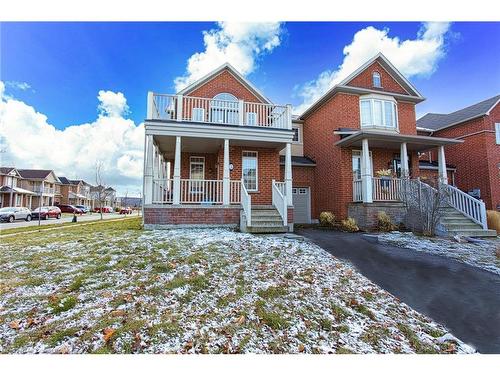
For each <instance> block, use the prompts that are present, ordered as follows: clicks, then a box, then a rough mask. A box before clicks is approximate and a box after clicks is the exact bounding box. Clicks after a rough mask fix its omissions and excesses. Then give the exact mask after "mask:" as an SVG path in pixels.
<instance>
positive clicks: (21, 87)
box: [5, 81, 31, 91]
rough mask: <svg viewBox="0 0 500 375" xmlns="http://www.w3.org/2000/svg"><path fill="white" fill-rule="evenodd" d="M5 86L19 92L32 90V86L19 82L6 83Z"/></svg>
mask: <svg viewBox="0 0 500 375" xmlns="http://www.w3.org/2000/svg"><path fill="white" fill-rule="evenodd" d="M5 86H9V87H12V88H14V89H17V90H21V91H26V90H29V89H31V85H30V84H29V83H27V82H18V81H6V82H5Z"/></svg>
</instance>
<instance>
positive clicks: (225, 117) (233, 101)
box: [210, 92, 239, 124]
mask: <svg viewBox="0 0 500 375" xmlns="http://www.w3.org/2000/svg"><path fill="white" fill-rule="evenodd" d="M210 105H211V109H210V111H211V118H212V122H219V123H224V124H238V121H239V115H238V107H239V103H238V99H237V98H236V97H235V96H234V95H232V94H229V93H227V92H223V93H220V94H217V95H215V96H214V98H213V99H212V101H211V103H210Z"/></svg>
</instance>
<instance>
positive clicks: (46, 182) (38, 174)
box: [18, 169, 61, 209]
mask: <svg viewBox="0 0 500 375" xmlns="http://www.w3.org/2000/svg"><path fill="white" fill-rule="evenodd" d="M18 172H19V175H20V176H21V177H22V180H21V184H22V188H23V189H26V190H29V191H32V192H34V193H35V195H34V196H33V197H32V199H31V205H30V206H28V207H29V208H31V209H34V208H36V207H39V206H53V205H54V204H55V199H56V194H57V191H56V186H58V185H60V184H61V181H59V179H58V178H57V176H56V174H55V173H54V171H52V170H49V169H18Z"/></svg>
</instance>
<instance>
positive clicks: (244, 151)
mask: <svg viewBox="0 0 500 375" xmlns="http://www.w3.org/2000/svg"><path fill="white" fill-rule="evenodd" d="M245 153H249V154H255V156H245ZM251 157H252V158H253V157H255V189H249V188H248V187H247V186H245V187H246V188H247V191H248V192H257V191H259V152H258V151H251V150H243V151H242V152H241V178H242V179H244V174H243V173H244V168H243V164H244V162H243V161H244V159H245V158H251Z"/></svg>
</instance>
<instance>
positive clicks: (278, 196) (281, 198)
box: [272, 180, 288, 226]
mask: <svg viewBox="0 0 500 375" xmlns="http://www.w3.org/2000/svg"><path fill="white" fill-rule="evenodd" d="M278 184H284V183H283V182H281V183H278ZM272 186H273V206H274V207H276V209H277V210H278V212H279V214H280V216H281V219H283V226H287V225H288V206H287V202H286V198H285V195H284V194H283V193H282V192H281V191H280V188H279V187H278V185H277V183H276V181H274V180H273V182H272Z"/></svg>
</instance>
